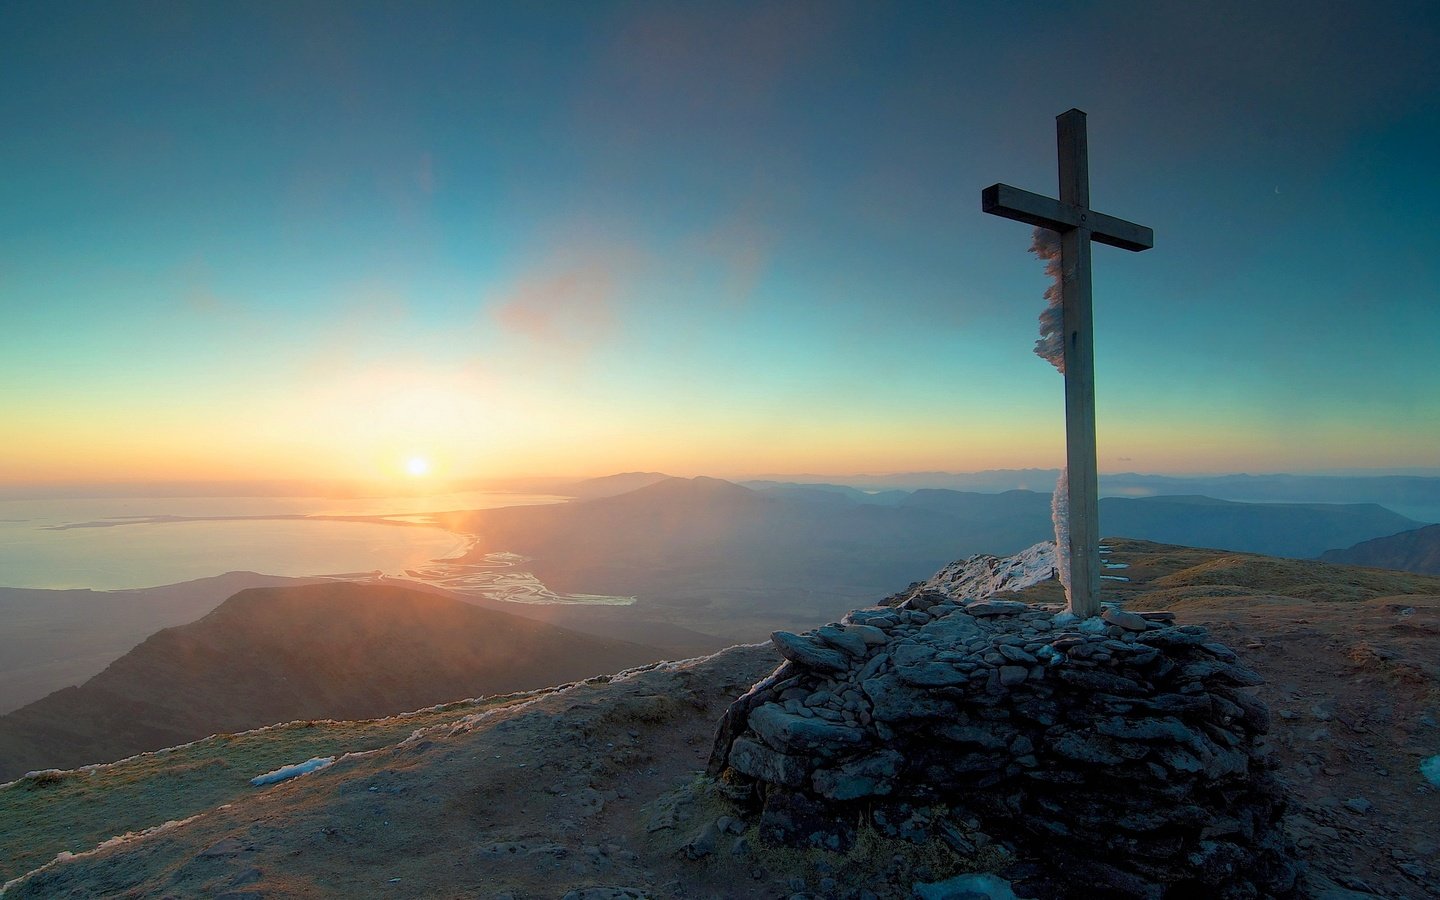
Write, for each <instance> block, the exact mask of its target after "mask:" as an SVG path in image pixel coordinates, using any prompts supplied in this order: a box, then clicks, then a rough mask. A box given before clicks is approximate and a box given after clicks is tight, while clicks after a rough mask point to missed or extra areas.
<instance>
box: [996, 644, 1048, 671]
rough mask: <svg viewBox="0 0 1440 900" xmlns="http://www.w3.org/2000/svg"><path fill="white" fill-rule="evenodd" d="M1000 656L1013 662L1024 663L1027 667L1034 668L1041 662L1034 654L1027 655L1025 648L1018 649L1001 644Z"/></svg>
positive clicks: (1011, 645) (1010, 645) (1012, 645)
mask: <svg viewBox="0 0 1440 900" xmlns="http://www.w3.org/2000/svg"><path fill="white" fill-rule="evenodd" d="M1000 655H1001V656H1003V657H1005V658H1006V659H1008V660H1010V661H1011V662H1017V663H1023V664H1025V665H1027V666H1033V665H1035V664H1036V663H1037V662H1039V660H1038V659H1036V658H1035V656H1034V654H1031V653H1026V652H1025V648H1023V647H1017V646H1015V645H1014V644H1001V645H1000Z"/></svg>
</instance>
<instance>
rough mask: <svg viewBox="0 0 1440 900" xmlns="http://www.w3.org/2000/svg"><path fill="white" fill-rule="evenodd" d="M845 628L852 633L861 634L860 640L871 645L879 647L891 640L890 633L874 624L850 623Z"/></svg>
mask: <svg viewBox="0 0 1440 900" xmlns="http://www.w3.org/2000/svg"><path fill="white" fill-rule="evenodd" d="M845 630H846V631H848V632H849V633H851V634H856V635H859V636H860V640H862V641H864V642H865V643H866V645H868V646H871V647H877V646H879V645H880V644H883V643H885V642H886V641H888V640H890V635H888V634H886V633H885V631H884V629H881V628H877V627H875V626H874V625H859V624H855V625H848V626H846V628H845Z"/></svg>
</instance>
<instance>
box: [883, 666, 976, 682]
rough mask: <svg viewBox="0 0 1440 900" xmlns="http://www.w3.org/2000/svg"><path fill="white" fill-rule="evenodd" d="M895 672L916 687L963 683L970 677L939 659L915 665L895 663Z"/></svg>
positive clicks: (902, 679)
mask: <svg viewBox="0 0 1440 900" xmlns="http://www.w3.org/2000/svg"><path fill="white" fill-rule="evenodd" d="M895 674H896V676H897V677H899V679H900V680H901V681H903V682H905V683H906V684H913V685H916V686H918V687H948V686H950V685H956V684H964V683H965V682H966V681H968V680H969V677H970V676H969V675H968V674H966V673H965V672H961V671H959V670H958V669H956V668H955V667H954V666H952V665H950V664H949V663H943V662H939V661H934V662H928V663H921V664H919V665H915V666H900V665H897V666H896V667H895Z"/></svg>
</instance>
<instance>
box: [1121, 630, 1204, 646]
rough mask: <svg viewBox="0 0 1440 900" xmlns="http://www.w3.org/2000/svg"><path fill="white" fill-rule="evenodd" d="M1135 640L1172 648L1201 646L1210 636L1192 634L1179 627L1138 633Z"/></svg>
mask: <svg viewBox="0 0 1440 900" xmlns="http://www.w3.org/2000/svg"><path fill="white" fill-rule="evenodd" d="M1135 640H1137V641H1140V642H1142V643H1146V644H1149V645H1151V646H1152V647H1166V648H1170V649H1174V648H1178V647H1199V646H1200V645H1201V644H1204V643H1207V642H1208V641H1209V638H1208V637H1206V636H1205V635H1203V634H1190V633H1188V632H1184V631H1181V630H1180V629H1179V628H1159V629H1156V630H1154V631H1147V632H1145V633H1144V634H1140V635H1136V636H1135Z"/></svg>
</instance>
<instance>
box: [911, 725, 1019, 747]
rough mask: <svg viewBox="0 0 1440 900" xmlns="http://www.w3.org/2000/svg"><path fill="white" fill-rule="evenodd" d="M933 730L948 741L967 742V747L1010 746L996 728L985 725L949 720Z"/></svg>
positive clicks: (937, 735) (936, 734)
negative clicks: (962, 723)
mask: <svg viewBox="0 0 1440 900" xmlns="http://www.w3.org/2000/svg"><path fill="white" fill-rule="evenodd" d="M1007 731H1008V729H1007ZM932 732H933V733H934V735H935V736H936V737H939V738H944V739H945V740H947V741H953V742H954V743H957V744H965V745H967V747H979V748H981V749H982V750H1004V749H1005V748H1006V747H1007V746H1008V744H1007V742H1006V739H1005V738H1003V737H1001V736H1000V735H998V734H996V733H995V729H993V728H989V727H987V726H984V725H958V724H955V723H951V722H947V723H945V724H942V725H939V726H936V727H935V728H934V729H932ZM1025 752H1027V753H1028V752H1030V751H1028V750H1027V751H1025Z"/></svg>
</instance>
